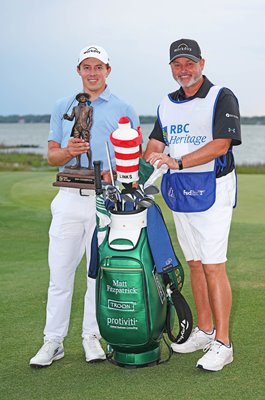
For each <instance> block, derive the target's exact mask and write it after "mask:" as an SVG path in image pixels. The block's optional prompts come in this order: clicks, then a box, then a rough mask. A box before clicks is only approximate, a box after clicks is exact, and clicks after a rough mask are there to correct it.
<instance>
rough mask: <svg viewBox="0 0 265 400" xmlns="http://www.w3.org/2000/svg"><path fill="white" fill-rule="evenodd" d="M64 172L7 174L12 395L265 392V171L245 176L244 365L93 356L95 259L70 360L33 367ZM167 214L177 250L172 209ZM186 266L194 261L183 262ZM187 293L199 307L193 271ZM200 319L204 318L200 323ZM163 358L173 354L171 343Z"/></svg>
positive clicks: (25, 399)
mask: <svg viewBox="0 0 265 400" xmlns="http://www.w3.org/2000/svg"><path fill="white" fill-rule="evenodd" d="M54 178H55V173H51V172H25V171H24V172H1V173H0V179H1V181H0V182H1V191H0V207H1V213H0V228H1V229H0V237H1V248H0V264H1V268H0V276H1V283H0V285H1V286H0V298H1V323H0V332H1V360H0V372H1V385H0V398H1V399H2V400H13V399H14V400H17V399H20V400H34V399H41V400H46V399H47V400H51V399H65V400H68V399H69V400H70V399H91V400H97V399H117V400H121V399H126V400H131V399H143V400H145V399H147V400H148V399H152V400H153V399H159V400H160V399H167V398H169V397H172V398H174V399H183V400H189V399H192V400H197V399H200V400H204V399H209V398H211V399H213V400H215V399H217V400H218V399H222V400H223V399H231V400H232V399H240V400H244V399H248V400H249V399H255V400H256V399H258V400H259V399H263V398H264V368H265V362H264V333H265V332H264V286H265V269H264V259H265V246H264V239H265V208H264V198H265V176H264V175H239V177H238V180H239V193H238V207H237V209H236V210H235V212H234V218H233V224H232V228H231V235H230V244H229V254H228V272H229V276H230V279H231V284H232V288H233V310H232V317H231V335H232V339H233V343H234V349H235V360H234V362H233V363H232V364H231V365H229V366H227V367H226V368H224V370H223V371H221V372H219V373H205V372H203V371H201V370H197V369H196V368H195V363H196V360H197V359H198V358H199V356H200V353H199V352H198V353H194V354H186V355H176V354H174V355H173V356H172V358H171V360H170V361H169V362H168V363H165V364H162V365H160V366H156V367H152V368H144V369H136V370H127V369H123V368H119V367H115V366H113V365H112V364H110V363H108V362H105V363H101V364H94V365H90V364H87V363H86V362H85V361H84V356H83V350H82V345H81V326H82V314H83V295H84V293H85V286H86V283H85V277H86V271H85V264H84V261H83V262H82V263H81V265H80V267H79V269H78V271H77V275H76V282H75V293H74V297H73V306H72V315H71V324H70V330H69V335H68V337H67V338H66V340H65V358H64V359H62V360H61V361H58V362H55V363H54V364H53V365H52V366H51V367H49V368H46V369H40V370H35V369H31V368H30V367H29V366H28V361H29V359H30V358H31V357H32V356H33V355H34V353H35V352H36V351H37V349H38V347H39V346H40V345H41V342H42V330H43V327H44V323H45V306H46V296H47V286H48V279H49V271H48V267H47V247H48V228H49V224H50V211H49V204H50V201H51V199H52V198H53V197H54V195H55V193H56V191H57V189H55V188H54V187H52V182H53V180H54ZM158 201H159V203H160V204H161V205H162V209H163V212H164V217H165V219H166V221H167V224H168V227H169V230H170V234H171V235H172V239H173V242H174V245H175V246H176V251H177V254H178V255H179V257H180V259H181V261H183V257H182V254H181V252H180V250H179V247H178V245H177V243H176V239H175V231H174V227H173V223H172V219H171V216H170V212H169V211H168V210H167V209H166V207H165V206H164V204H163V202H162V200H161V198H160V197H159V196H158ZM183 264H185V263H184V261H183ZM185 272H186V282H185V284H184V289H183V293H184V295H185V297H186V298H187V300H188V301H189V303H190V305H191V307H192V309H193V310H194V304H193V301H192V296H191V290H190V284H189V279H188V271H187V268H186V266H185ZM195 322H196V321H195ZM162 354H163V357H165V356H166V355H167V353H166V349H165V348H163V353H162Z"/></svg>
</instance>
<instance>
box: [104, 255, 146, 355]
mask: <svg viewBox="0 0 265 400" xmlns="http://www.w3.org/2000/svg"><path fill="white" fill-rule="evenodd" d="M97 320H98V325H99V329H100V333H101V335H102V337H103V338H106V340H107V341H108V343H109V344H111V345H120V346H125V347H127V348H128V347H130V346H136V345H143V344H145V343H147V342H148V340H149V337H150V317H149V311H148V300H147V288H146V280H145V274H144V269H143V265H142V263H141V262H140V261H139V260H137V259H134V258H131V257H118V256H116V257H106V258H104V259H103V261H102V262H101V263H100V274H99V277H98V287H97Z"/></svg>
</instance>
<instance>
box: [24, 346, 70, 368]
mask: <svg viewBox="0 0 265 400" xmlns="http://www.w3.org/2000/svg"><path fill="white" fill-rule="evenodd" d="M63 357H64V349H63V343H61V342H58V341H56V340H54V339H51V340H47V341H46V342H44V345H43V346H42V347H41V348H40V350H39V351H38V353H37V354H36V355H35V356H34V357H32V359H31V360H30V362H29V365H30V366H31V367H47V366H48V365H51V363H52V362H53V361H56V360H60V359H61V358H63Z"/></svg>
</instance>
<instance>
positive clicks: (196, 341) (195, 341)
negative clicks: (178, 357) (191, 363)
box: [171, 326, 216, 353]
mask: <svg viewBox="0 0 265 400" xmlns="http://www.w3.org/2000/svg"><path fill="white" fill-rule="evenodd" d="M215 333H216V331H215V329H214V330H213V332H212V333H206V332H204V331H201V330H200V329H199V328H198V327H197V326H196V328H195V329H193V331H192V332H191V335H190V337H189V338H188V340H186V342H184V343H182V344H178V343H172V344H171V348H172V350H173V351H175V352H176V353H193V352H194V351H197V350H202V349H204V348H205V346H207V345H208V344H209V343H212V342H213V341H214V338H215Z"/></svg>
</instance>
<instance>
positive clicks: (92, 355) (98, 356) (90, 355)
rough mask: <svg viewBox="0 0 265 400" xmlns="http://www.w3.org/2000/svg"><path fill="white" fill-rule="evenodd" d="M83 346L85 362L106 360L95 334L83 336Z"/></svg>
mask: <svg viewBox="0 0 265 400" xmlns="http://www.w3.org/2000/svg"><path fill="white" fill-rule="evenodd" d="M83 347H84V350H85V355H86V361H87V362H91V361H100V360H106V354H105V353H104V350H103V349H102V347H101V345H100V343H99V340H98V338H97V336H96V335H89V336H85V337H84V339H83Z"/></svg>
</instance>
